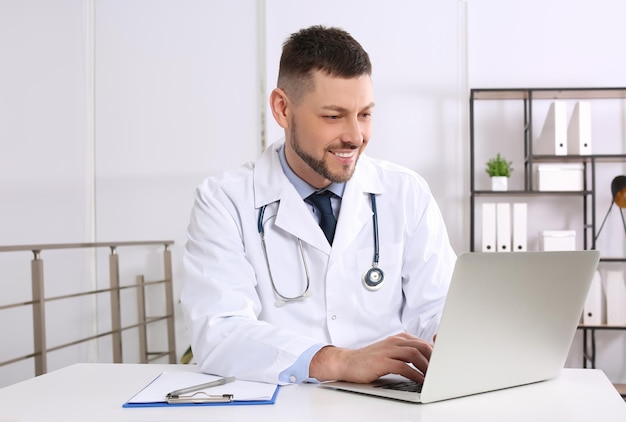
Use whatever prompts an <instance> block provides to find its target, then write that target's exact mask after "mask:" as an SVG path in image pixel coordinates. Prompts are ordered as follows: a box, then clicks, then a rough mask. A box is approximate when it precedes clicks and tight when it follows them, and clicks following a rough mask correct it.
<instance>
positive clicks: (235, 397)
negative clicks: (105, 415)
mask: <svg viewBox="0 0 626 422" xmlns="http://www.w3.org/2000/svg"><path fill="white" fill-rule="evenodd" d="M219 379H220V377H217V376H214V375H208V374H203V373H200V372H186V371H185V372H162V373H161V374H159V375H158V376H157V377H156V378H154V379H153V380H152V381H151V382H150V383H148V385H146V386H145V387H144V388H142V389H141V390H140V391H139V392H137V393H136V394H135V395H134V396H133V397H131V398H130V399H129V400H128V401H126V403H124V404H123V405H122V407H124V408H135V407H168V406H172V407H175V406H237V405H263V404H274V403H275V402H276V397H277V395H278V391H279V386H278V385H276V384H266V383H261V382H253V381H241V380H236V381H234V382H231V383H228V384H224V385H220V386H216V387H211V388H208V389H205V390H199V391H194V392H193V393H190V394H185V395H180V396H177V397H175V398H172V397H169V398H168V393H170V392H172V391H173V390H177V389H184V388H185V387H189V386H193V385H198V384H204V383H210V382H212V381H216V380H219Z"/></svg>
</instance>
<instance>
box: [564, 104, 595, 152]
mask: <svg viewBox="0 0 626 422" xmlns="http://www.w3.org/2000/svg"><path fill="white" fill-rule="evenodd" d="M567 153H568V154H572V155H591V104H590V103H589V101H579V102H577V103H576V105H575V106H574V111H573V112H572V117H571V118H570V121H569V126H568V128H567Z"/></svg>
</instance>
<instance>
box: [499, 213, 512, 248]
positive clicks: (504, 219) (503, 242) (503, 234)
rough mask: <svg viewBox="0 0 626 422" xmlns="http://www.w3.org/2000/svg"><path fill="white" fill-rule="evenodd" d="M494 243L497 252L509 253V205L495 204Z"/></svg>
mask: <svg viewBox="0 0 626 422" xmlns="http://www.w3.org/2000/svg"><path fill="white" fill-rule="evenodd" d="M496 241H497V242H498V247H497V248H496V250H497V251H498V252H511V204H509V203H508V202H501V203H498V204H496Z"/></svg>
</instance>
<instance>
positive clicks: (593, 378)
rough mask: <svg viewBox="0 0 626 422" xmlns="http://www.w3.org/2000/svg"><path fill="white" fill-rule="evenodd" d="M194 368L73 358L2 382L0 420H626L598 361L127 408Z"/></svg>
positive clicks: (620, 401)
mask: <svg viewBox="0 0 626 422" xmlns="http://www.w3.org/2000/svg"><path fill="white" fill-rule="evenodd" d="M195 369H196V367H195V366H194V365H147V364H143V365H142V364H77V365H72V366H69V367H67V368H64V369H61V370H58V371H54V372H50V373H48V374H46V375H42V376H40V377H36V378H33V379H30V380H27V381H23V382H21V383H18V384H14V385H12V386H9V387H5V388H2V389H0V421H2V422H8V421H28V422H37V421H47V422H51V421H63V422H72V421H77V422H78V421H79V422H85V421H90V422H92V421H177V422H180V421H271V422H276V421H294V422H295V421H332V420H340V421H350V420H361V421H369V420H377V421H380V420H386V421H436V422H445V421H468V422H469V421H481V422H489V421H498V422H501V421H524V422H527V421H550V422H558V421H567V422H574V421H593V420H597V421H603V422H612V421H620V422H624V421H626V403H625V402H624V400H623V399H622V398H621V397H620V396H619V394H618V393H617V391H616V390H615V388H613V386H612V385H611V383H610V382H609V380H608V379H607V378H606V376H605V375H604V373H603V372H601V371H600V370H594V369H564V370H563V372H562V374H561V376H560V377H559V378H558V379H556V380H551V381H546V382H541V383H537V384H533V385H527V386H523V387H517V388H512V389H508V390H502V391H496V392H491V393H485V394H479V395H476V396H471V397H464V398H459V399H454V400H447V401H443V402H438V403H430V404H424V405H422V404H410V403H402V402H397V401H394V400H387V399H379V398H374V397H366V396H361V395H358V394H353V393H345V392H339V391H333V390H326V389H322V388H319V387H318V386H316V385H312V384H306V385H297V386H293V385H292V386H286V387H282V388H281V391H280V392H279V393H278V398H277V400H276V404H274V405H257V406H218V407H169V408H166V407H154V408H133V409H124V408H122V404H123V403H124V402H126V400H128V399H129V398H130V397H131V396H132V395H134V394H135V393H136V392H137V391H139V390H140V389H141V388H143V387H144V386H145V385H146V384H147V383H148V382H149V381H151V380H152V379H153V378H154V377H156V376H157V375H158V374H159V373H160V372H163V371H194V370H195Z"/></svg>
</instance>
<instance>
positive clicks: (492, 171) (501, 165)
mask: <svg viewBox="0 0 626 422" xmlns="http://www.w3.org/2000/svg"><path fill="white" fill-rule="evenodd" d="M486 165H487V167H486V168H485V171H486V172H487V174H488V175H489V177H491V189H492V190H496V191H504V190H507V188H508V180H509V177H510V176H511V172H512V171H513V163H512V162H511V161H506V159H505V158H504V157H502V156H501V155H500V153H498V154H497V155H496V156H495V157H493V158H491V159H490V160H489V161H487V163H486Z"/></svg>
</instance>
